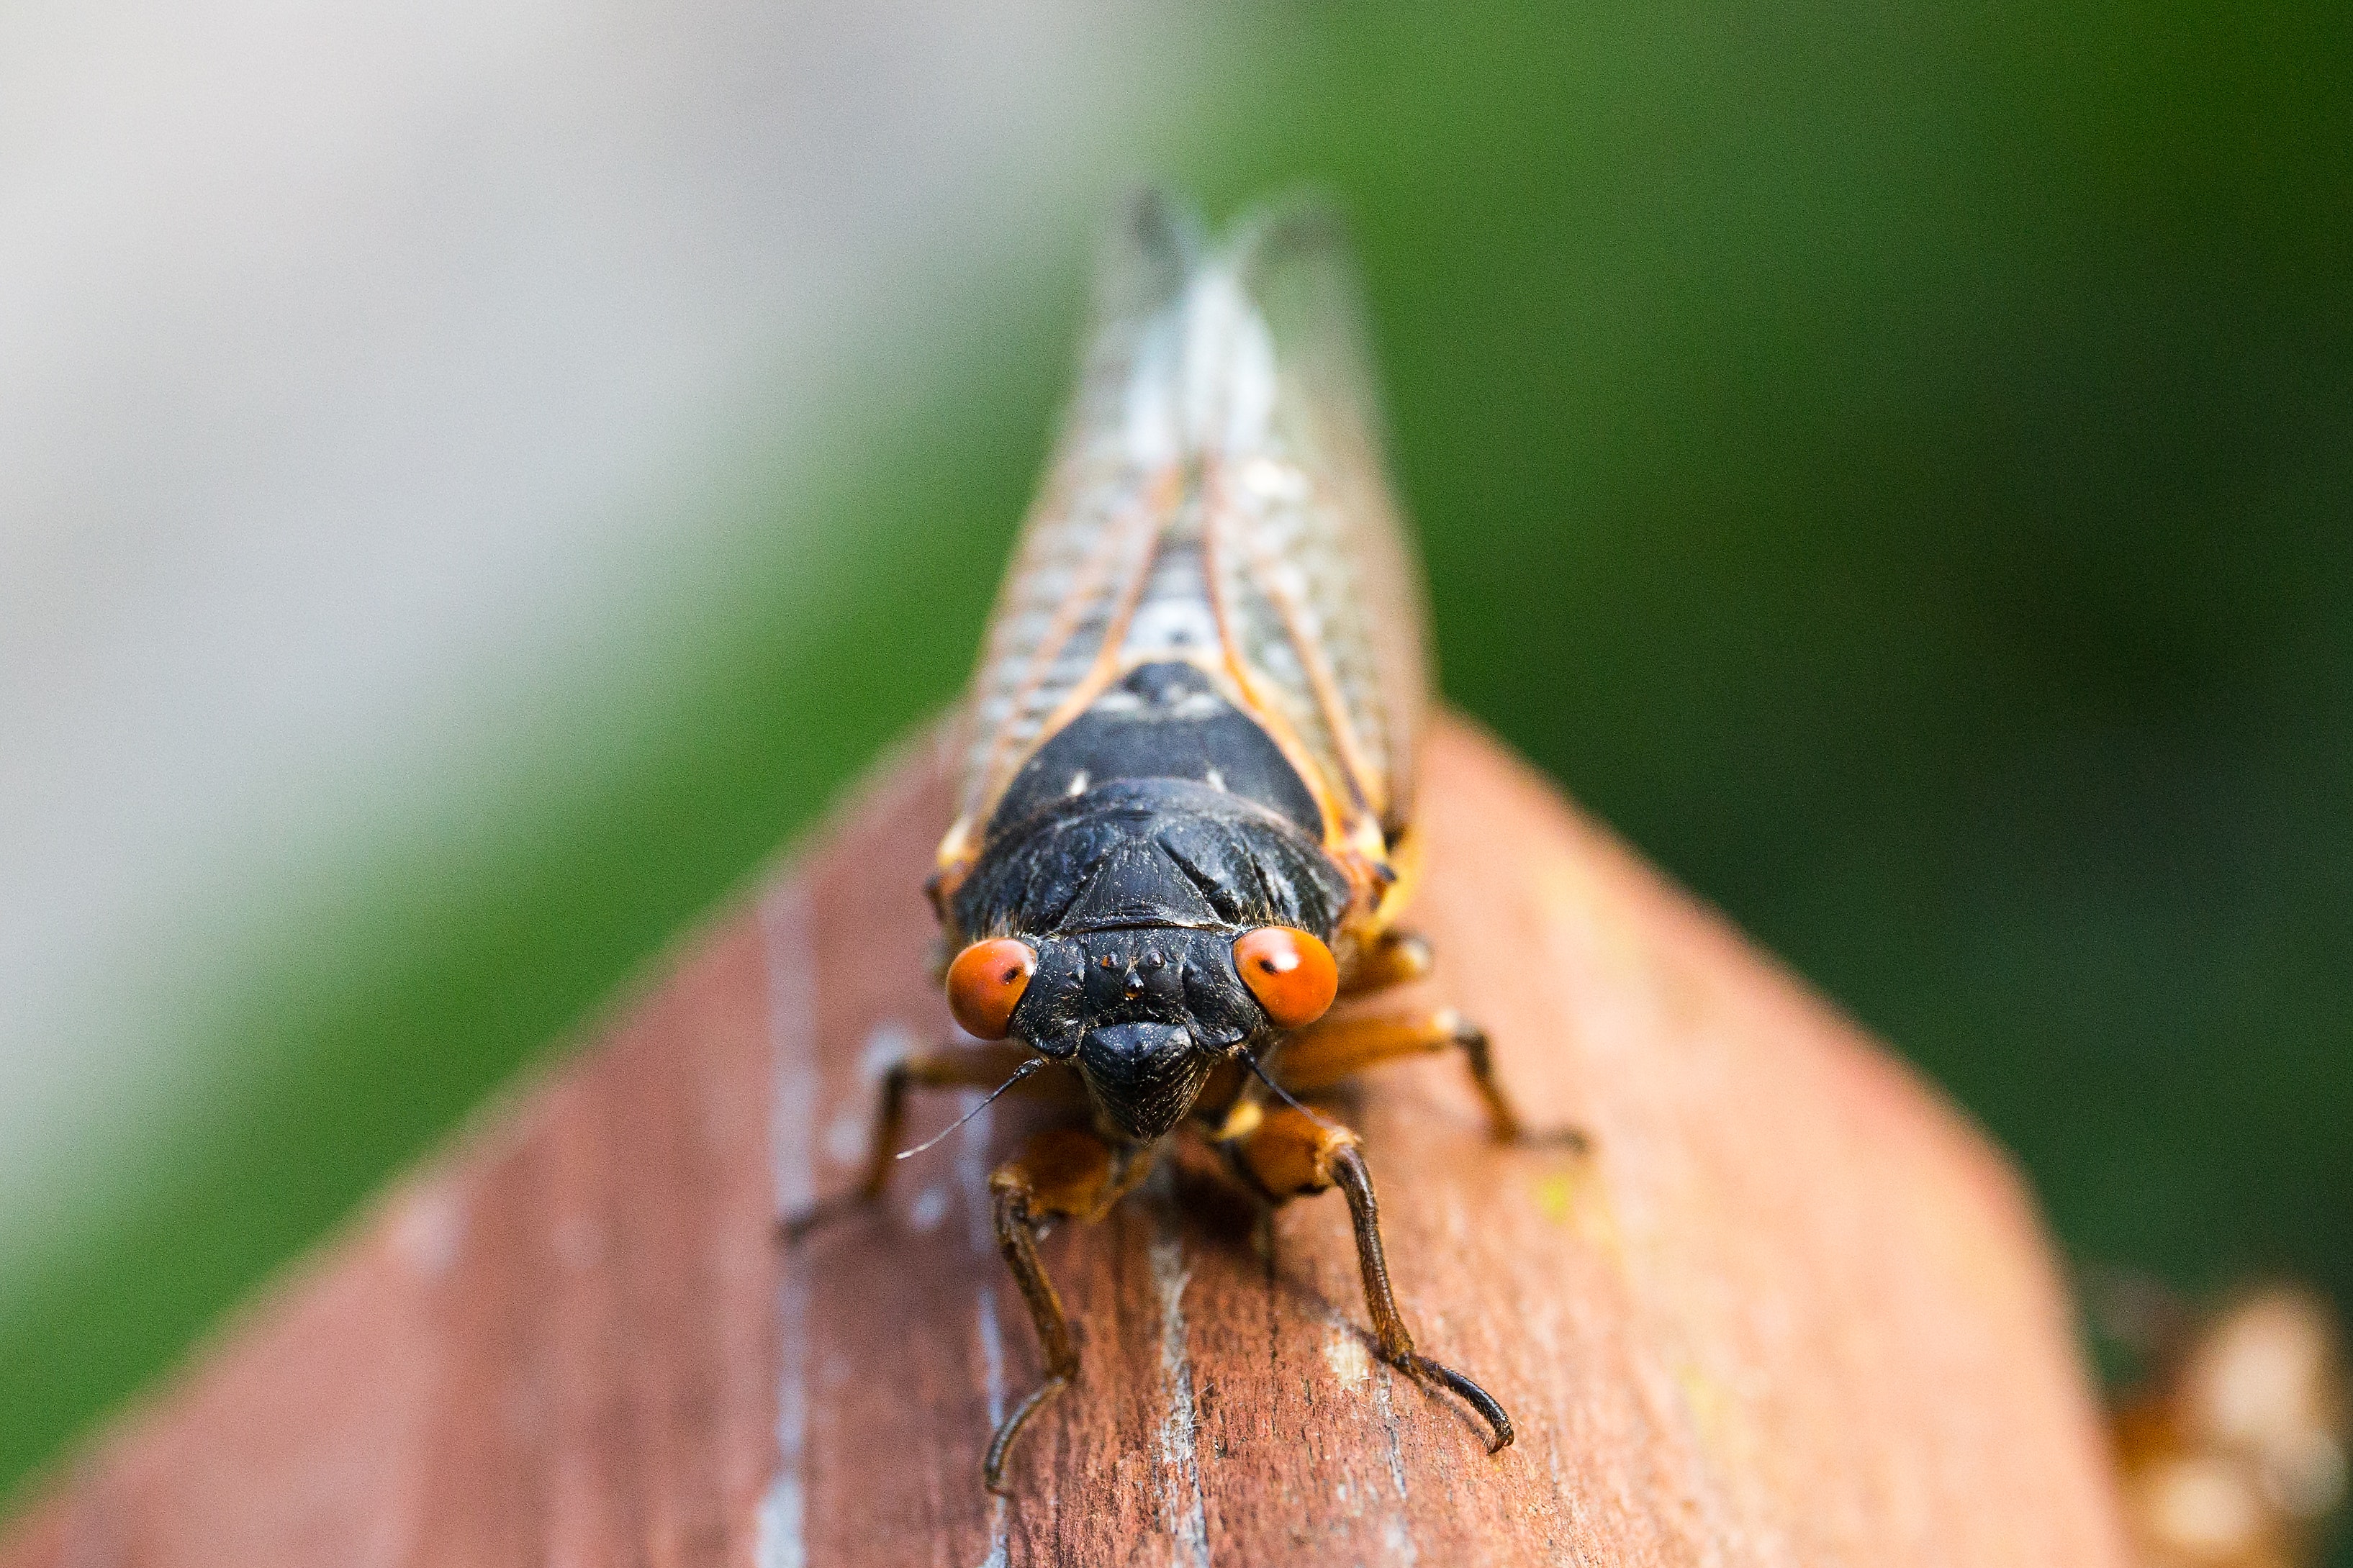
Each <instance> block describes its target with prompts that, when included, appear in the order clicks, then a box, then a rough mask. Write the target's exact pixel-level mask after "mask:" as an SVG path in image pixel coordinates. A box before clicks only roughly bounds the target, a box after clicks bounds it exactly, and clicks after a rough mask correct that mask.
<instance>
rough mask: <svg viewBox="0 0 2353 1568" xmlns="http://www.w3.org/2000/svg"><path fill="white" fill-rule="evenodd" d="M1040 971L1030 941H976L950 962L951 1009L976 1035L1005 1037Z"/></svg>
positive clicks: (967, 1032) (967, 1028)
mask: <svg viewBox="0 0 2353 1568" xmlns="http://www.w3.org/2000/svg"><path fill="white" fill-rule="evenodd" d="M1037 970H1038V953H1037V951H1036V950H1035V949H1034V948H1032V947H1031V946H1030V945H1029V943H1028V942H1017V941H1015V940H1014V939H1013V938H1011V937H1009V936H1003V937H997V938H996V939H995V940H993V941H989V942H974V943H973V944H972V945H971V946H970V947H967V948H965V950H964V951H963V952H959V953H957V954H956V955H955V963H951V964H949V965H948V1011H949V1012H951V1013H954V1014H955V1021H956V1022H957V1023H959V1024H961V1025H963V1026H964V1029H965V1033H966V1034H968V1035H971V1036H972V1037H974V1038H976V1039H982V1040H1001V1039H1003V1038H1004V1037H1005V1026H1006V1025H1007V1024H1008V1022H1009V1021H1010V1020H1011V1019H1012V1017H1013V1009H1014V1008H1015V1007H1016V1006H1017V1005H1019V1003H1020V1001H1021V993H1023V992H1024V991H1027V990H1028V989H1029V976H1030V975H1032V974H1034V973H1037Z"/></svg>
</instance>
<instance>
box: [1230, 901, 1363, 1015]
mask: <svg viewBox="0 0 2353 1568" xmlns="http://www.w3.org/2000/svg"><path fill="white" fill-rule="evenodd" d="M1234 968H1235V969H1236V970H1237V971H1238V972H1239V973H1240V975H1241V977H1242V984H1245V985H1247V986H1249V987H1250V994H1251V995H1253V996H1255V997H1257V998H1258V1005H1260V1006H1261V1007H1263V1008H1265V1009H1266V1016H1268V1017H1270V1018H1271V1019H1273V1020H1274V1022H1275V1026H1276V1027H1278V1028H1283V1029H1298V1028H1304V1027H1305V1026H1308V1025H1309V1024H1312V1023H1314V1021H1315V1020H1316V1019H1318V1018H1320V1017H1322V1016H1324V1009H1325V1008H1326V1007H1329V1006H1330V1005H1332V998H1333V997H1334V996H1335V995H1336V994H1338V993H1339V990H1340V966H1339V965H1338V964H1337V963H1334V962H1333V960H1332V950H1331V949H1330V948H1328V947H1325V946H1324V944H1323V943H1322V942H1319V941H1317V940H1316V939H1315V938H1314V936H1311V935H1309V934H1308V933H1307V932H1306V931H1294V930H1293V929H1292V928H1291V927H1289V926H1261V927H1259V928H1258V930H1256V931H1244V932H1243V933H1242V935H1241V937H1240V939H1239V940H1238V941H1236V942H1235V943H1234Z"/></svg>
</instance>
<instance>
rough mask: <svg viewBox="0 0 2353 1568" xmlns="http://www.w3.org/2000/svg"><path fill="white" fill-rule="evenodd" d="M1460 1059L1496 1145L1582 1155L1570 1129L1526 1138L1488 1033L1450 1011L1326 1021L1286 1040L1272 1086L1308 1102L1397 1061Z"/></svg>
mask: <svg viewBox="0 0 2353 1568" xmlns="http://www.w3.org/2000/svg"><path fill="white" fill-rule="evenodd" d="M1450 1050H1452V1051H1461V1053H1462V1059H1463V1061H1464V1063H1465V1064H1466V1065H1468V1066H1469V1068H1471V1080H1472V1083H1474V1084H1475V1085H1477V1086H1478V1089H1479V1098H1480V1099H1482V1100H1485V1101H1486V1103H1487V1125H1488V1127H1489V1128H1490V1130H1492V1131H1493V1133H1494V1136H1495V1140H1496V1142H1501V1143H1532V1144H1550V1145H1553V1146H1555V1147H1561V1148H1568V1149H1577V1150H1581V1149H1583V1148H1584V1147H1585V1146H1586V1142H1587V1140H1586V1136H1585V1134H1584V1133H1583V1132H1581V1131H1578V1130H1577V1129H1576V1128H1574V1127H1561V1128H1554V1129H1550V1130H1547V1131H1530V1130H1529V1128H1528V1126H1527V1124H1526V1122H1525V1121H1522V1120H1521V1118H1520V1113H1519V1110H1518V1109H1517V1108H1516V1107H1514V1105H1513V1104H1512V1100H1511V1096H1509V1095H1507V1094H1505V1093H1504V1086H1503V1084H1502V1083H1501V1082H1499V1081H1497V1079H1496V1077H1495V1058H1494V1052H1493V1050H1492V1049H1491V1048H1490V1047H1489V1046H1488V1043H1487V1031H1486V1030H1484V1029H1482V1028H1481V1027H1479V1026H1478V1025H1476V1024H1473V1023H1472V1022H1471V1020H1469V1019H1468V1018H1465V1017H1464V1016H1462V1015H1461V1014H1460V1013H1458V1012H1456V1011H1455V1010H1454V1009H1453V1008H1451V1007H1441V1008H1439V1009H1438V1010H1437V1011H1435V1012H1431V1013H1420V1014H1407V1015H1403V1016H1395V1015H1392V1016H1380V1015H1377V1014H1376V1015H1373V1016H1360V1015H1349V1016H1343V1017H1338V1018H1324V1019H1321V1020H1319V1021H1318V1022H1316V1023H1314V1024H1310V1025H1309V1026H1307V1027H1305V1028H1304V1029H1301V1030H1299V1031H1298V1032H1297V1033H1295V1034H1293V1035H1292V1036H1291V1037H1289V1038H1288V1039H1286V1040H1285V1041H1284V1042H1283V1044H1282V1049H1281V1051H1280V1052H1278V1053H1277V1054H1276V1056H1275V1073H1274V1076H1275V1078H1276V1079H1277V1080H1278V1081H1279V1082H1281V1083H1282V1087H1283V1088H1285V1089H1289V1090H1291V1092H1293V1094H1313V1093H1314V1092H1315V1091H1316V1090H1317V1089H1329V1088H1331V1087H1332V1086H1333V1085H1334V1084H1335V1083H1338V1082H1339V1081H1340V1080H1342V1079H1347V1078H1353V1077H1355V1076H1356V1074H1357V1073H1360V1072H1362V1071H1364V1070H1365V1069H1366V1068H1371V1067H1377V1066H1379V1065H1380V1064H1381V1063H1383V1062H1387V1061H1394V1060H1396V1059H1397V1058H1399V1057H1412V1056H1428V1055H1430V1054H1432V1053H1434V1052H1438V1051H1450Z"/></svg>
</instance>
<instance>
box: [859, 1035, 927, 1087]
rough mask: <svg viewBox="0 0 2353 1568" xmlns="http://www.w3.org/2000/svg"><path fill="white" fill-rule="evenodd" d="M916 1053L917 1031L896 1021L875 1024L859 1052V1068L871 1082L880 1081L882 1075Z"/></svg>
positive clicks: (861, 1073) (862, 1074)
mask: <svg viewBox="0 0 2353 1568" xmlns="http://www.w3.org/2000/svg"><path fill="white" fill-rule="evenodd" d="M914 1054H915V1032H914V1031H913V1029H910V1028H909V1027H907V1026H906V1025H904V1024H902V1023H898V1022H896V1021H893V1022H891V1023H884V1024H877V1025H875V1026H874V1032H873V1033H872V1034H871V1035H869V1036H867V1037H866V1045H865V1047H864V1048H863V1049H861V1050H860V1052H859V1053H858V1070H859V1072H860V1075H861V1076H863V1077H864V1078H865V1079H866V1081H867V1082H869V1083H879V1082H881V1079H882V1075H883V1074H884V1073H886V1072H889V1071H890V1070H891V1069H892V1068H894V1067H897V1066H898V1065H899V1064H900V1063H901V1062H903V1061H905V1060H906V1059H907V1058H909V1057H912V1056H913V1055H914Z"/></svg>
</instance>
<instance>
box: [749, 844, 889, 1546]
mask: <svg viewBox="0 0 2353 1568" xmlns="http://www.w3.org/2000/svg"><path fill="white" fill-rule="evenodd" d="M760 936H761V949H762V952H763V956H764V957H765V960H766V964H767V971H768V1040H769V1047H770V1050H771V1051H772V1053H773V1054H774V1056H775V1058H776V1079H775V1083H776V1100H775V1102H774V1105H773V1108H772V1110H771V1111H770V1113H769V1132H768V1137H769V1148H770V1157H771V1160H772V1161H773V1165H774V1172H775V1177H776V1212H777V1213H778V1215H787V1214H792V1213H795V1212H797V1210H799V1209H802V1208H805V1207H807V1205H809V1204H810V1203H811V1202H812V1201H813V1200H814V1199H815V1196H816V1189H817V1183H816V1176H815V1173H814V1170H813V1166H814V1164H815V1161H814V1160H813V1158H812V1155H813V1154H814V1152H815V1150H814V1145H815V1143H816V1141H817V1125H816V1123H817V1093H818V1072H817V1038H816V1037H817V971H816V966H815V965H814V964H813V963H810V961H809V943H810V942H811V941H812V940H813V933H812V931H811V925H810V921H809V909H808V895H807V890H806V889H804V888H802V887H801V886H800V884H798V883H795V884H793V885H792V886H790V887H788V888H786V889H783V890H782V891H780V892H778V893H776V895H775V896H773V897H771V898H769V899H767V900H764V901H763V902H762V903H761V905H760ZM877 1033H878V1034H879V1033H880V1031H879V1030H878V1031H877ZM868 1048H869V1050H870V1052H871V1050H872V1048H873V1047H871V1046H870V1047H868ZM808 1314H809V1276H808V1271H807V1267H806V1265H805V1264H803V1263H802V1261H801V1260H800V1259H799V1258H796V1257H795V1256H793V1255H792V1254H791V1253H789V1252H787V1253H786V1255H785V1266H784V1280H783V1283H782V1284H781V1285H780V1286H779V1287H778V1289H777V1300H776V1331H777V1339H778V1345H777V1351H776V1366H777V1372H776V1479H774V1480H773V1481H771V1482H770V1483H769V1485H768V1491H767V1495H766V1496H765V1497H764V1498H762V1499H761V1500H760V1517H759V1534H758V1540H757V1541H756V1542H755V1543H754V1561H755V1562H756V1563H758V1564H759V1568H807V1564H808V1519H807V1513H808V1486H807V1469H808Z"/></svg>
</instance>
